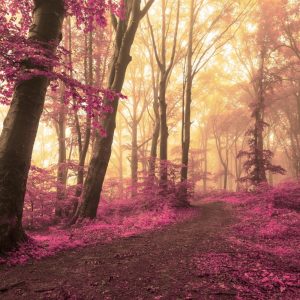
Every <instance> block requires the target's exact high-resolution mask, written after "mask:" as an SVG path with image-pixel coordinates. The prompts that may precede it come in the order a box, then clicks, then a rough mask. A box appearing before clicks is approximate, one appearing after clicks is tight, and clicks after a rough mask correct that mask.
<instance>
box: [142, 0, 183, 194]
mask: <svg viewBox="0 0 300 300" xmlns="http://www.w3.org/2000/svg"><path fill="white" fill-rule="evenodd" d="M161 3H162V5H161V17H162V23H161V47H160V53H159V49H158V47H157V43H156V42H155V37H154V31H153V27H152V24H151V22H150V18H149V16H148V15H147V21H148V25H149V29H150V34H151V39H152V44H153V49H154V53H155V58H156V62H157V64H158V67H159V70H160V74H159V77H160V82H159V92H158V99H159V112H160V122H159V123H160V152H159V153H160V154H159V158H160V161H161V165H160V183H161V188H162V189H164V190H165V189H166V183H167V180H168V170H167V168H166V161H167V160H168V136H169V132H168V122H167V100H166V92H167V86H168V81H169V78H170V75H171V72H172V69H173V67H174V62H175V55H176V46H177V33H178V26H179V16H180V0H177V8H176V17H175V31H174V35H173V42H172V47H171V55H170V59H169V61H168V62H167V31H168V29H169V28H168V26H169V22H170V20H169V21H168V20H166V9H167V1H166V0H162V2H161ZM173 5H174V3H173ZM171 11H172V9H171ZM171 17H172V16H171V15H170V16H169V18H170V19H171ZM155 108H156V107H154V109H155ZM154 129H156V128H154ZM154 137H155V138H156V136H154Z"/></svg>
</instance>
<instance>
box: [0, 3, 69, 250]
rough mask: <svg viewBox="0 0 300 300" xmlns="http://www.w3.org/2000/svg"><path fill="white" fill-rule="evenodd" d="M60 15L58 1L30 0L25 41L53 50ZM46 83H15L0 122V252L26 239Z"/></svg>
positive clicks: (42, 79)
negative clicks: (33, 158)
mask: <svg viewBox="0 0 300 300" xmlns="http://www.w3.org/2000/svg"><path fill="white" fill-rule="evenodd" d="M64 15H65V8H64V2H63V1H62V0H51V1H50V0H49V1H34V9H33V21H32V22H33V23H32V26H31V28H30V30H29V40H31V41H36V42H40V44H41V45H42V47H43V48H44V49H45V50H47V51H49V52H51V53H54V52H55V50H56V47H57V45H58V43H59V42H60V40H61V34H62V33H61V31H62V24H63V20H64ZM50 42H51V43H50ZM24 67H25V70H26V69H31V68H38V69H44V68H45V69H47V66H43V65H38V66H34V65H33V66H32V65H31V63H30V57H29V58H28V61H27V62H24ZM48 85H49V79H48V78H47V77H46V76H33V77H32V78H29V79H25V80H21V81H20V82H18V83H17V84H16V86H15V91H14V96H13V100H12V103H11V106H10V109H9V112H8V114H7V116H6V119H5V121H4V128H3V131H2V133H1V137H0V178H1V179H0V191H1V193H0V251H1V252H3V251H6V250H9V249H11V248H13V247H15V246H16V245H17V244H18V243H19V242H21V241H24V240H25V239H26V235H25V233H24V230H23V228H22V213H23V205H24V197H25V191H26V182H27V177H28V172H29V168H30V161H31V154H32V149H33V144H34V140H35V136H36V132H37V128H38V124H39V120H40V116H41V113H42V111H43V106H44V100H45V95H46V90H47V87H48Z"/></svg>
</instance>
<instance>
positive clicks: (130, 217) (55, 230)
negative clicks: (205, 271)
mask: <svg viewBox="0 0 300 300" xmlns="http://www.w3.org/2000/svg"><path fill="white" fill-rule="evenodd" d="M135 205H137V202H133V203H130V202H126V201H121V202H117V201H116V202H113V203H108V202H106V201H102V203H101V207H100V209H99V217H98V219H97V220H94V221H84V222H83V223H80V224H77V225H74V226H72V227H71V228H68V229H62V228H60V227H58V226H53V227H50V228H49V229H48V230H47V231H41V232H31V233H30V240H29V241H28V242H27V243H25V244H22V245H21V247H20V249H19V250H17V251H15V252H11V253H9V255H8V256H7V257H6V258H0V263H6V264H8V265H16V264H23V263H25V262H27V261H28V260H29V259H41V258H43V257H47V256H52V255H55V254H56V253H58V252H59V251H63V250H68V249H74V248H77V247H84V246H88V245H93V244H96V243H104V242H110V241H112V240H113V239H115V238H120V237H129V236H133V235H136V234H140V233H143V232H145V231H148V230H153V229H156V230H157V229H159V228H162V227H163V226H166V225H169V224H172V223H175V222H181V221H183V220H186V219H188V218H190V217H192V216H193V215H194V214H195V212H194V211H193V210H174V209H172V208H170V207H169V206H168V205H165V206H164V207H163V208H162V209H159V210H152V211H151V210H145V209H142V208H141V206H138V207H135V208H134V206H135Z"/></svg>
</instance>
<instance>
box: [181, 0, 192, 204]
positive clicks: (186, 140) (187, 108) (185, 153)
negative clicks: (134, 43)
mask: <svg viewBox="0 0 300 300" xmlns="http://www.w3.org/2000/svg"><path fill="white" fill-rule="evenodd" d="M193 26H194V0H190V20H189V40H188V47H187V48H188V50H187V69H186V85H185V97H184V98H185V101H184V107H183V111H184V113H183V120H182V121H183V130H182V133H183V136H182V145H181V147H182V154H181V164H182V167H181V172H180V175H181V176H180V177H181V182H182V183H186V182H187V179H188V164H189V151H190V140H191V103H192V83H193V74H192V73H193V68H192V57H193ZM181 197H182V201H184V202H187V185H186V184H184V185H183V186H182V195H181Z"/></svg>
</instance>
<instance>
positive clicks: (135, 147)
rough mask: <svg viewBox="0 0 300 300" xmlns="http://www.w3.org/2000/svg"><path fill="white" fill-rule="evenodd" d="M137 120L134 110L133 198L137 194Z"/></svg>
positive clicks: (132, 141) (132, 142)
mask: <svg viewBox="0 0 300 300" xmlns="http://www.w3.org/2000/svg"><path fill="white" fill-rule="evenodd" d="M137 127H138V124H137V120H136V109H134V113H133V120H132V137H131V162H130V165H131V188H132V192H131V196H132V197H135V196H136V194H137V182H138V144H137V129H138V128H137Z"/></svg>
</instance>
